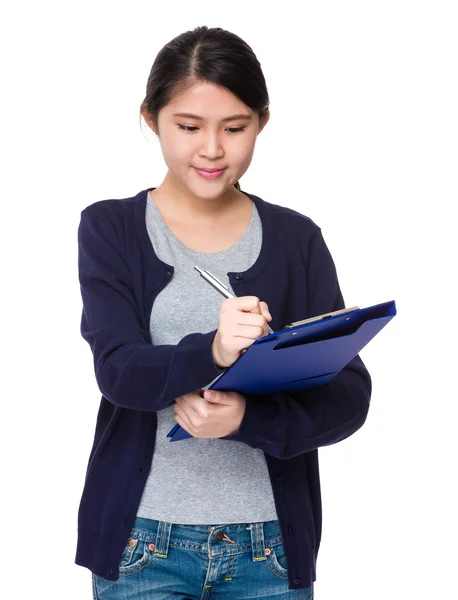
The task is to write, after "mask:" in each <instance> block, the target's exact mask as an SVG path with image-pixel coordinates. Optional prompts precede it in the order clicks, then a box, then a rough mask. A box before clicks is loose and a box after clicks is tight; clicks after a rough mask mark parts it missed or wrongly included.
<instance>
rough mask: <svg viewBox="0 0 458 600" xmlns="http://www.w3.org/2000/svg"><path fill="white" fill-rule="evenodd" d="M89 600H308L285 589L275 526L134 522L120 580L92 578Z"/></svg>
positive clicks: (308, 593)
mask: <svg viewBox="0 0 458 600" xmlns="http://www.w3.org/2000/svg"><path fill="white" fill-rule="evenodd" d="M92 582H93V593H94V600H127V599H129V600H136V599H142V600H145V599H149V598H151V600H153V599H154V600H166V599H169V598H171V597H173V598H176V599H177V600H185V599H186V600H219V599H221V600H226V599H232V600H244V599H245V598H266V599H269V600H280V599H283V598H285V599H286V598H291V599H293V598H295V599H301V600H313V585H312V586H311V587H309V588H307V589H301V590H289V589H288V571H287V564H286V558H285V553H284V549H283V542H282V536H281V531H280V525H279V523H278V521H266V522H265V523H246V524H245V523H237V524H233V525H220V526H214V527H210V526H208V525H175V524H171V523H166V522H164V521H155V520H152V519H144V518H140V517H137V518H136V520H135V522H134V525H133V528H132V531H131V533H130V537H129V539H128V541H127V544H126V547H125V548H124V551H123V554H122V557H121V562H120V571H119V578H118V579H117V581H109V580H108V579H104V578H103V577H100V576H99V575H95V574H94V573H93V574H92Z"/></svg>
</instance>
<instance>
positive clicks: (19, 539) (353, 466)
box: [0, 0, 458, 600]
mask: <svg viewBox="0 0 458 600" xmlns="http://www.w3.org/2000/svg"><path fill="white" fill-rule="evenodd" d="M453 5H454V3H453V2H441V1H438V0H436V1H434V2H423V1H421V0H417V1H415V2H413V1H412V2H407V1H403V0H396V1H393V0H385V1H384V2H370V1H367V0H366V1H358V2H357V1H347V2H340V1H328V2H314V3H311V2H297V3H295V2H287V1H284V0H283V1H282V2H281V3H279V4H278V5H274V4H271V3H269V2H251V3H250V2H245V1H244V2H237V1H232V2H228V3H225V4H220V3H215V2H199V1H196V2H192V3H186V4H183V5H182V6H178V5H176V4H174V3H164V4H163V6H161V5H160V3H158V2H152V1H150V2H145V1H143V2H129V3H127V2H116V1H114V0H112V1H111V2H97V1H96V0H93V1H91V2H88V1H81V0H80V2H78V3H77V2H73V3H70V2H49V1H48V2H46V1H41V2H34V3H32V2H21V3H16V4H14V7H13V8H11V7H9V8H7V9H2V14H1V15H0V17H1V18H0V22H1V25H0V27H1V31H0V34H1V35H0V44H1V56H2V58H1V60H2V69H1V76H0V82H1V84H2V93H1V111H0V119H1V121H0V125H1V144H2V161H1V163H2V176H1V180H0V186H1V200H2V203H1V206H2V209H1V260H2V275H3V277H2V295H1V298H2V316H3V324H2V340H3V343H2V348H3V352H2V354H3V359H2V364H3V369H2V371H3V373H2V388H3V389H2V398H1V399H2V406H3V415H2V418H1V433H2V435H1V440H2V463H3V466H2V488H3V493H2V496H1V504H2V508H3V510H2V517H3V519H2V529H3V543H2V553H3V554H4V557H3V558H2V565H3V569H2V571H3V577H2V583H1V586H2V588H6V589H8V587H9V586H12V591H11V592H10V593H9V595H8V597H11V598H24V599H25V598H30V597H32V596H37V597H46V598H47V599H51V598H56V599H59V600H61V599H62V598H65V600H71V599H78V600H80V599H84V598H88V599H89V598H90V597H91V581H90V572H89V571H88V570H87V569H85V568H82V567H78V566H76V565H75V564H74V562H73V561H74V553H75V548H76V533H77V531H76V527H77V524H76V517H77V510H78V505H79V500H80V495H81V492H82V487H83V483H84V475H85V469H86V464H87V459H88V456H89V452H90V448H91V444H92V438H93V433H94V427H95V420H96V413H97V409H98V405H99V400H100V393H99V391H98V388H97V386H96V383H95V378H94V373H93V366H92V355H91V352H90V348H89V346H88V345H87V343H86V342H85V341H84V340H83V339H82V338H81V337H80V333H79V326H80V318H81V307H82V304H81V296H80V290H79V282H78V273H77V237H76V236H77V227H78V224H79V215H80V211H81V210H82V209H83V208H84V207H86V206H87V205H89V204H91V203H92V202H95V201H97V200H102V199H106V198H123V197H127V196H132V195H134V194H136V193H137V192H139V191H140V190H142V189H145V188H147V187H151V186H157V185H159V183H160V182H161V181H162V178H163V176H164V174H165V167H164V163H163V161H162V157H161V154H160V149H159V145H158V143H157V141H156V140H155V139H153V137H152V136H151V135H148V132H147V131H146V127H145V126H143V128H142V127H140V124H139V116H138V115H139V107H140V103H141V101H142V100H143V98H144V95H145V89H146V81H147V77H148V75H149V71H150V68H151V65H152V63H153V60H154V58H155V56H156V54H157V52H158V51H159V50H160V49H161V48H162V46H163V45H164V44H165V43H167V42H168V41H169V40H170V39H172V38H173V37H175V36H176V35H178V34H179V33H181V32H183V31H186V30H188V29H191V28H193V27H194V26H197V25H203V24H206V25H208V26H220V27H223V28H225V29H229V30H231V31H233V32H234V33H237V34H238V35H239V36H241V37H242V38H244V39H245V40H246V41H247V42H248V43H249V44H250V45H251V46H252V48H253V49H254V51H255V53H256V54H257V56H258V59H259V60H260V62H261V65H262V68H263V70H264V74H265V77H266V80H267V85H268V89H269V93H270V100H271V120H270V122H269V124H268V126H267V127H266V129H265V130H264V131H263V132H262V134H261V135H260V136H259V138H258V141H257V146H256V151H255V156H254V160H253V163H252V165H251V167H250V169H249V171H248V172H247V174H246V175H245V176H244V178H243V179H242V181H241V184H242V189H244V190H245V191H249V192H252V193H255V194H257V195H259V196H261V197H262V198H264V199H265V200H268V201H270V202H274V203H278V204H282V205H285V206H290V207H292V208H294V209H296V210H298V211H300V212H302V213H303V214H306V215H308V216H309V217H311V218H312V219H313V220H314V221H315V222H316V223H317V224H318V225H320V227H321V228H322V230H323V234H324V237H325V240H326V241H327V243H328V246H329V248H330V250H331V252H332V254H333V257H334V261H335V263H336V266H337V270H338V274H339V280H340V284H341V288H342V291H343V294H344V298H345V301H346V304H347V306H353V305H355V304H356V305H359V306H361V307H364V306H368V305H370V304H376V303H379V302H385V301H388V300H393V299H394V300H396V304H397V309H398V315H397V316H396V317H395V318H394V319H393V320H392V321H391V322H390V323H389V324H388V325H387V327H386V328H385V329H384V330H382V332H381V333H380V334H379V335H378V336H377V338H375V339H374V341H373V342H371V344H370V345H369V346H368V347H367V348H366V349H364V350H363V351H362V352H361V357H362V358H363V360H364V361H365V363H366V365H367V367H368V369H369V371H370V373H371V375H372V380H373V396H372V403H371V409H370V411H369V416H368V419H367V421H366V423H365V425H364V426H363V428H362V429H360V430H359V431H358V432H357V433H355V434H354V435H353V436H352V437H350V438H349V439H347V440H345V441H343V442H341V443H339V444H336V445H334V446H331V447H327V448H323V449H321V450H320V462H321V478H322V492H323V511H324V522H323V538H322V546H321V550H320V554H319V558H318V572H317V577H318V579H317V582H316V585H315V598H316V600H337V599H339V600H341V599H348V600H350V599H351V600H367V599H368V598H370V599H371V600H376V599H382V598H383V599H385V598H390V599H402V600H404V599H405V598H415V600H420V599H430V598H438V599H441V600H442V599H449V598H450V599H452V598H457V591H456V581H455V575H454V573H456V562H457V550H456V547H457V544H456V537H457V533H458V531H457V529H458V528H457V519H456V510H457V505H458V498H457V494H456V491H455V490H456V481H455V479H456V474H457V469H456V462H455V461H456V457H457V455H458V453H457V451H456V439H457V436H456V421H455V415H456V410H455V406H456V403H457V399H458V398H457V391H456V385H455V384H454V381H455V372H456V369H455V363H456V359H457V352H456V342H455V340H456V339H457V328H456V298H457V294H456V292H457V286H456V271H457V268H456V259H457V246H456V233H455V222H454V219H452V209H453V204H454V203H456V200H457V159H458V156H457V154H458V151H457V147H458V146H457V139H458V122H457V114H458V111H457V106H458V93H457V92H458V91H457V52H458V47H457V35H456V32H457V27H458V22H457V18H456V13H455V12H454V7H453ZM2 595H3V593H2Z"/></svg>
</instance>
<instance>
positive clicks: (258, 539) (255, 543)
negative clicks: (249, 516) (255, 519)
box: [250, 523, 266, 562]
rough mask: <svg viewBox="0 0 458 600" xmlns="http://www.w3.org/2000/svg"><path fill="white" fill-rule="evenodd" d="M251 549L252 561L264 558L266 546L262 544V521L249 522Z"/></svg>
mask: <svg viewBox="0 0 458 600" xmlns="http://www.w3.org/2000/svg"><path fill="white" fill-rule="evenodd" d="M250 533H251V550H252V553H253V561H254V562H258V561H260V560H266V547H265V544H264V523H252V524H251V529H250Z"/></svg>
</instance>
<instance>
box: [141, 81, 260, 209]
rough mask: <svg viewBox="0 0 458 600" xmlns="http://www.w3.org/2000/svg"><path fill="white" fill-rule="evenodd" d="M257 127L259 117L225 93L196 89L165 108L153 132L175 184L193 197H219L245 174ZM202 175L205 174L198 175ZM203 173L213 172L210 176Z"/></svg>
mask: <svg viewBox="0 0 458 600" xmlns="http://www.w3.org/2000/svg"><path fill="white" fill-rule="evenodd" d="M267 121H268V116H267V117H266V118H264V119H263V123H262V126H261V125H260V121H259V115H258V113H255V112H253V111H252V110H251V109H250V108H249V107H248V106H246V105H245V104H244V103H243V102H242V101H241V100H239V99H238V98H237V97H235V96H233V95H232V94H231V93H230V92H229V91H227V90H226V89H225V88H221V87H218V86H217V85H215V84H213V83H208V82H205V83H196V84H195V85H193V86H191V87H190V88H188V89H187V90H186V91H184V92H183V93H181V94H178V95H176V96H175V98H174V99H173V100H172V101H171V102H169V104H167V105H166V106H164V107H163V108H162V109H161V110H160V112H159V117H158V123H157V129H156V128H155V127H153V126H152V125H151V124H150V123H149V125H150V127H152V129H153V131H155V133H156V134H157V135H158V136H159V141H160V144H161V148H162V154H163V156H164V160H165V163H166V165H167V167H168V169H169V172H170V174H171V175H172V176H173V178H174V179H175V181H174V183H177V184H178V186H180V187H181V186H184V187H185V188H187V190H189V191H190V192H191V193H192V194H193V195H194V196H197V197H201V198H206V199H211V198H216V197H219V196H221V195H223V194H224V193H225V192H226V191H227V190H229V189H231V187H232V186H233V185H234V183H236V182H237V181H238V180H239V179H240V178H241V177H242V175H243V174H244V173H245V171H246V170H247V169H248V167H249V165H250V163H251V159H252V156H253V152H254V147H255V143H256V137H257V135H258V133H260V132H261V130H262V129H263V127H264V125H265V124H266V123H267ZM202 169H203V170H207V171H202ZM208 170H217V171H216V172H215V173H214V174H213V175H209V172H208Z"/></svg>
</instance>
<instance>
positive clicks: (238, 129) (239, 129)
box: [227, 127, 246, 133]
mask: <svg viewBox="0 0 458 600" xmlns="http://www.w3.org/2000/svg"><path fill="white" fill-rule="evenodd" d="M245 129H246V127H228V129H227V130H228V131H229V133H239V132H240V131H245Z"/></svg>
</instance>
